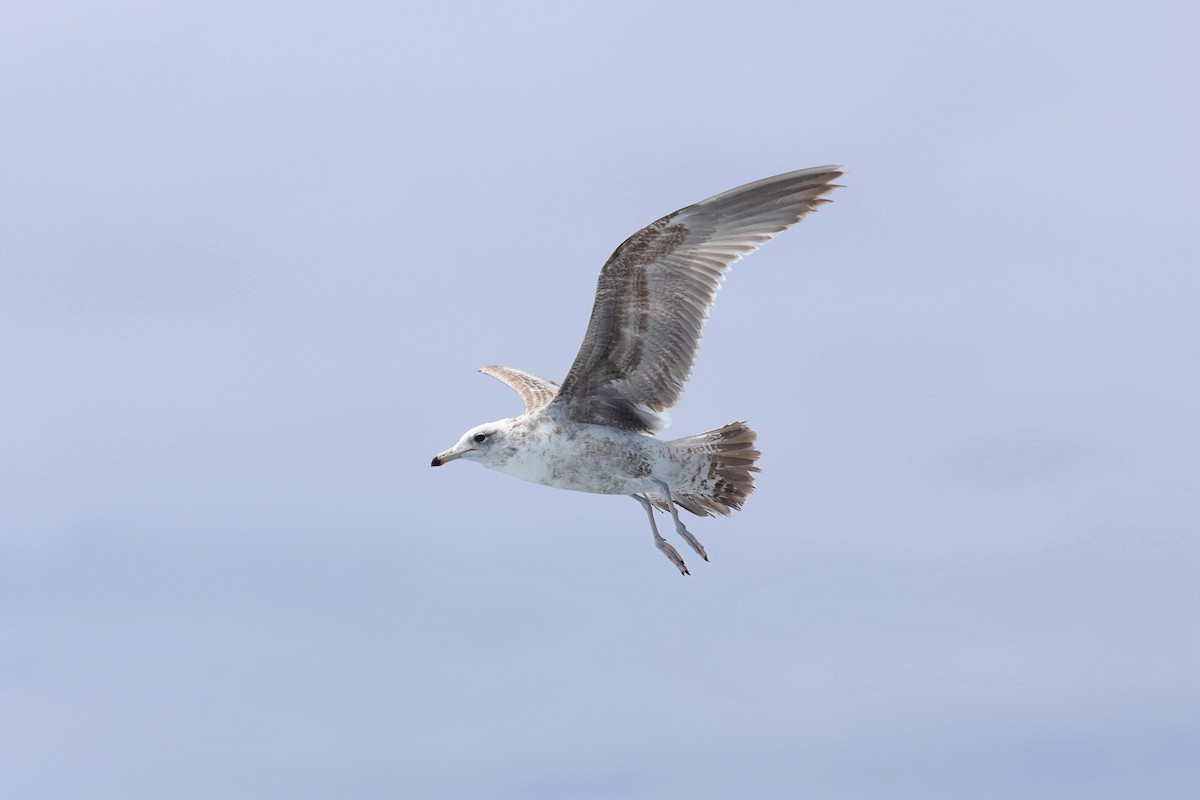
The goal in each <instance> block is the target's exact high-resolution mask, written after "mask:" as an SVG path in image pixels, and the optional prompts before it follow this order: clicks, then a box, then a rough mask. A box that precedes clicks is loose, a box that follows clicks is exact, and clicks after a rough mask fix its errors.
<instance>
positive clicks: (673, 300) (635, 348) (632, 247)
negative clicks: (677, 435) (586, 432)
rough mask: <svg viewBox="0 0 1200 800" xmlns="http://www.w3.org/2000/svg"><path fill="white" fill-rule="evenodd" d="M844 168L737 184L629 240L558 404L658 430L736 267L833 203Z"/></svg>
mask: <svg viewBox="0 0 1200 800" xmlns="http://www.w3.org/2000/svg"><path fill="white" fill-rule="evenodd" d="M841 174H842V172H841V168H840V167H815V168H813V169H805V170H800V171H798V172H789V173H787V174H784V175H777V176H775V177H774V178H767V179H765V180H761V181H756V182H755V183H749V184H746V185H745V186H739V187H738V188H736V189H731V190H729V191H728V192H723V193H721V194H718V195H716V196H715V197H710V198H709V199H707V200H703V201H701V202H699V203H696V204H695V205H692V206H688V207H687V208H684V209H680V210H679V211H676V212H675V213H674V214H668V215H667V216H665V217H663V218H662V219H660V220H658V221H657V222H654V223H651V224H650V225H647V226H646V227H645V228H642V229H641V230H640V231H638V232H637V233H635V234H634V235H633V236H631V237H629V238H628V239H627V240H626V241H625V243H624V244H622V245H621V246H620V247H618V248H617V250H616V252H614V253H613V254H612V256H611V257H610V258H609V259H608V262H607V263H606V264H605V265H604V268H603V269H602V270H601V271H600V280H599V283H598V285H597V287H596V302H595V305H594V306H593V307H592V318H591V321H590V322H589V323H588V329H587V333H586V334H585V335H584V337H583V346H582V347H580V349H579V354H578V355H577V356H576V357H575V363H574V364H572V365H571V371H570V372H569V373H568V374H567V377H566V379H565V380H564V381H563V384H562V388H561V389H560V390H559V392H558V396H557V397H556V398H555V400H554V403H555V405H556V406H557V407H561V408H562V409H564V410H565V412H566V414H567V416H568V417H570V418H571V419H573V420H576V421H577V422H588V423H594V424H598V425H610V426H612V427H616V428H623V429H626V430H639V431H651V432H652V431H654V430H656V429H657V428H658V427H659V425H658V424H657V419H656V417H655V412H659V411H663V410H665V409H668V408H670V407H671V406H673V405H675V403H676V401H678V399H679V395H680V393H681V392H682V391H683V384H684V382H685V381H686V380H687V378H688V375H689V374H690V373H691V371H692V362H693V361H694V360H695V356H696V349H697V347H698V346H699V342H700V329H701V328H702V327H703V325H704V320H705V319H706V318H707V316H708V309H709V308H710V307H711V306H712V303H713V298H714V295H715V294H716V291H717V287H718V286H719V285H720V282H721V279H722V278H723V277H724V275H725V271H726V270H727V269H728V268H729V266H730V265H731V264H733V262H735V261H737V260H738V259H739V258H741V257H742V256H744V255H746V254H747V253H750V252H752V251H754V250H755V249H757V248H758V247H759V246H760V245H762V244H765V243H766V242H768V241H770V240H771V239H772V238H773V237H774V236H775V235H776V234H777V233H779V232H780V231H782V230H784V229H785V228H787V227H788V226H790V225H793V224H795V223H796V222H799V221H800V219H801V218H802V217H803V216H804V215H805V214H807V213H808V212H809V211H812V210H813V209H814V208H816V207H817V206H818V205H820V204H821V203H827V202H829V201H828V200H825V199H823V196H824V195H826V194H828V193H829V192H831V191H832V190H834V189H836V188H837V186H835V185H834V184H833V183H832V181H834V180H836V179H837V178H838V177H839V176H840V175H841Z"/></svg>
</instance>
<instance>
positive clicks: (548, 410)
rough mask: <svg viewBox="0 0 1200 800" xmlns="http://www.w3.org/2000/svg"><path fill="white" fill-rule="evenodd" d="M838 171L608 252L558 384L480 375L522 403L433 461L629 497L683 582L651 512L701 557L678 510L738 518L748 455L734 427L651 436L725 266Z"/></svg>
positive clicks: (732, 194) (671, 223)
mask: <svg viewBox="0 0 1200 800" xmlns="http://www.w3.org/2000/svg"><path fill="white" fill-rule="evenodd" d="M841 174H842V172H841V167H833V166H831V167H814V168H812V169H804V170H799V171H797V172H788V173H786V174H784V175H776V176H775V177H773V178H766V179H765V180H761V181H756V182H754V183H748V184H746V185H745V186H739V187H738V188H736V189H730V190H729V191H728V192H722V193H721V194H718V195H716V196H714V197H710V198H708V199H707V200H702V201H701V202H699V203H696V204H695V205H691V206H688V207H687V208H683V209H680V210H679V211H676V212H675V213H674V214H668V215H667V216H665V217H663V218H662V219H660V220H658V221H657V222H653V223H651V224H650V225H647V226H646V227H645V228H642V229H641V230H640V231H638V232H637V233H635V234H634V235H633V236H631V237H629V238H628V239H626V240H625V243H624V244H622V245H621V246H620V247H618V248H617V249H616V251H615V252H614V253H613V254H612V256H611V257H610V258H609V259H608V262H607V263H606V264H605V265H604V268H603V269H601V270H600V280H599V283H598V285H597V286H596V302H595V305H594V306H593V307H592V318H591V321H589V322H588V328H587V333H586V334H584V337H583V345H582V346H581V347H580V348H579V354H578V355H576V356H575V363H574V364H572V365H571V370H570V372H568V373H567V377H566V379H564V380H563V382H562V384H561V385H559V384H557V383H555V382H554V381H549V380H546V379H545V378H539V377H538V376H536V375H531V374H529V373H528V372H522V371H521V370H519V369H512V368H511V367H497V366H491V367H484V368H483V369H481V370H480V372H483V373H485V374H487V375H491V376H492V377H494V378H498V379H499V380H501V381H503V382H504V383H506V384H508V385H509V386H510V387H512V388H513V389H514V390H515V391H516V392H517V394H519V395H520V396H521V399H522V400H523V401H524V402H525V413H524V414H522V415H520V416H518V417H511V418H509V419H502V420H499V421H497V422H487V423H484V424H483V425H478V426H476V427H474V428H472V429H471V430H469V431H467V432H466V433H464V434H463V436H462V438H461V439H459V440H458V444H456V445H454V447H451V448H450V449H449V450H447V451H445V452H443V453H438V454H437V455H436V456H435V457H434V459H433V466H435V467H440V466H441V465H443V464H445V463H447V462H449V461H454V460H456V459H460V458H461V459H466V460H468V461H476V462H478V463H480V464H482V465H483V466H485V467H487V468H489V469H494V470H498V471H500V472H504V473H507V474H509V475H512V476H514V477H517V478H521V479H523V480H527V481H532V482H534V483H540V484H544V485H546V486H554V487H556V488H559V489H571V490H573V491H577V492H593V493H597V494H627V495H630V496H631V497H633V498H634V499H635V500H637V501H638V502H639V503H640V504H641V506H642V508H643V509H645V511H646V515H647V516H648V517H649V519H650V531H651V533H653V534H654V544H655V545H656V546H657V547H658V549H659V550H661V551H662V552H663V553H664V554H665V555H666V556H667V558H668V559H670V560H671V563H673V564H674V565H675V566H676V567H677V568H678V569H679V571H680V573H682V574H684V575H687V574H688V569H687V565H686V564H684V562H683V559H682V558H680V556H679V552H678V551H677V550H676V549H675V548H674V547H672V546H671V544H670V543H669V542H667V540H666V539H664V538H663V537H662V536H661V535H660V534H659V532H658V526H657V525H655V522H654V509H655V508H658V509H660V510H664V511H669V512H670V514H671V519H672V520H673V521H674V523H675V531H676V533H678V534H679V536H681V537H682V538H683V540H684V541H686V542H687V543H688V544H689V545H691V547H692V549H693V550H695V551H696V553H698V554H699V555H700V557H701V558H703V559H704V560H705V561H707V560H708V555H707V554H706V553H705V552H704V547H703V546H701V544H700V542H699V541H697V540H696V537H695V536H693V535H692V534H691V532H690V531H688V529H687V528H686V527H684V524H683V522H682V521H680V519H679V512H678V511H677V510H676V508H675V507H676V506H679V507H680V508H683V509H686V510H687V511H690V512H691V513H693V514H696V515H698V516H702V517H709V516H712V515H714V514H722V515H728V514H729V513H730V512H731V511H733V510H735V509H739V508H741V507H742V504H743V503H744V502H745V501H746V496H747V495H749V494H750V492H752V491H753V490H754V476H753V474H752V473H754V472H758V471H759V469H758V467H756V466H755V465H754V462H755V460H756V459H757V458H758V456H759V455H760V454H759V452H758V450H756V449H755V448H754V440H755V436H756V435H755V433H754V431H752V430H751V429H750V428H749V427H747V425H746V423H744V422H731V423H730V424H728V425H726V426H724V427H722V428H717V429H716V430H711V431H708V432H707V433H699V434H696V435H695V436H686V437H684V438H682V439H675V440H673V441H663V440H662V439H657V438H655V437H654V434H655V433H657V432H658V431H660V430H661V429H662V428H663V427H664V426H665V423H664V420H663V417H662V416H661V412H664V411H666V410H667V409H668V408H671V407H672V406H674V405H675V403H676V402H677V401H678V400H679V395H680V393H681V392H682V391H683V384H684V382H685V381H686V380H687V378H688V375H690V374H691V371H692V363H693V361H694V360H695V357H696V349H697V347H698V346H699V343H700V329H701V328H702V327H703V325H704V320H705V319H706V318H707V316H708V309H709V308H710V307H711V306H712V304H713V299H714V296H715V295H716V291H717V287H718V286H719V285H720V282H721V280H722V279H723V278H724V276H725V272H726V271H727V270H728V269H729V267H730V265H732V264H733V263H734V262H735V261H737V260H738V259H740V258H741V257H742V256H744V255H746V254H747V253H750V252H753V251H754V250H755V249H757V248H758V247H759V246H761V245H762V244H764V243H766V242H768V241H770V240H771V239H772V238H773V237H774V236H775V235H776V234H778V233H779V232H780V231H782V230H784V229H786V228H787V227H789V226H791V225H794V224H795V223H797V222H799V221H800V220H801V218H803V217H804V215H805V214H807V213H808V212H809V211H812V210H813V209H815V208H816V207H817V206H818V205H820V204H822V203H827V202H829V201H828V200H826V199H825V197H824V196H825V195H826V194H828V193H829V192H831V191H833V190H834V189H836V188H838V187H837V186H836V185H835V184H834V183H832V181H834V180H836V179H837V178H838V177H839V176H841Z"/></svg>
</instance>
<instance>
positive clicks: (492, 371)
mask: <svg viewBox="0 0 1200 800" xmlns="http://www.w3.org/2000/svg"><path fill="white" fill-rule="evenodd" d="M479 371H480V372H482V373H483V374H484V375H491V376H492V377H493V378H496V379H497V380H501V381H504V383H506V384H508V386H509V387H510V388H511V389H512V390H513V391H515V392H516V393H517V394H519V395H521V399H522V400H523V401H524V402H525V413H526V414H528V413H529V412H530V411H534V410H536V409H539V408H541V407H542V406H544V405H546V404H547V403H549V402H550V401H551V400H553V399H554V395H556V394H557V393H558V384H557V383H555V382H554V381H548V380H546V379H545V378H539V377H538V376H537V375H532V374H530V373H528V372H524V371H522V370H519V369H513V368H512V367H499V366H495V365H492V366H488V367H483V368H482V369H480V370H479Z"/></svg>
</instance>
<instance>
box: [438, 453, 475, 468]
mask: <svg viewBox="0 0 1200 800" xmlns="http://www.w3.org/2000/svg"><path fill="white" fill-rule="evenodd" d="M466 452H468V451H466V450H462V451H458V450H447V451H446V452H444V453H438V454H437V455H436V456H434V457H433V463H432V464H430V465H429V466H431V467H440V466H442V464H448V463H449V462H451V461H453V460H455V459H456V458H462V455H463V453H466Z"/></svg>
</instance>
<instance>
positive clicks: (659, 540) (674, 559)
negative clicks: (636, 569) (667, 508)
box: [629, 494, 691, 575]
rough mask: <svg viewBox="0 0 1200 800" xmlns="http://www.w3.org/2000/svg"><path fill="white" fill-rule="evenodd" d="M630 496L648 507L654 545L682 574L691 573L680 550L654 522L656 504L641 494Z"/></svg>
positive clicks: (647, 512) (647, 513) (643, 506)
mask: <svg viewBox="0 0 1200 800" xmlns="http://www.w3.org/2000/svg"><path fill="white" fill-rule="evenodd" d="M629 496H630V497H632V498H633V499H634V500H637V501H638V502H639V503H641V504H642V508H644V509H646V516H647V517H649V518H650V532H651V533H653V534H654V546H655V547H657V548H658V549H659V550H661V551H662V553H663V555H664V556H666V557H667V558H669V559H670V560H671V563H672V564H674V565H675V567H676V568H677V569H678V570H679V573H680V574H681V575H690V574H691V573H690V572H688V568H687V564H684V563H683V559H682V558H680V557H679V551H678V550H676V549H675V548H674V547H672V546H671V543H670V542H668V541H667V540H666V539H664V538H663V537H662V536H660V535H659V533H658V526H657V525H655V524H654V506H652V505H650V501H649V500H647V499H646V498H645V497H642V496H641V495H640V494H631V495H629Z"/></svg>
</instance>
